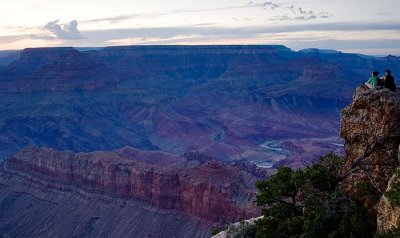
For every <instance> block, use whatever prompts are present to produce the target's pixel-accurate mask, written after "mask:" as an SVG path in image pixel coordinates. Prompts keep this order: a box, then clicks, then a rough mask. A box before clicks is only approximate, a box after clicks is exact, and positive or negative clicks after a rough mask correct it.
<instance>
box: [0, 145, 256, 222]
mask: <svg viewBox="0 0 400 238" xmlns="http://www.w3.org/2000/svg"><path fill="white" fill-rule="evenodd" d="M149 153H150V152H149ZM154 153H158V152H154ZM128 154H131V155H134V154H135V153H133V152H132V153H128V152H127V151H126V150H125V151H123V152H121V151H115V152H93V153H76V154H75V153H73V152H70V151H55V150H52V149H45V148H44V149H38V148H29V149H26V150H24V151H22V152H20V153H18V154H16V155H15V156H13V157H11V158H10V159H9V160H7V161H6V162H5V164H4V166H3V169H2V173H5V174H12V175H13V176H17V177H22V178H26V179H28V180H29V181H30V180H32V179H34V180H37V181H44V182H45V183H46V184H47V185H46V186H47V187H49V186H50V187H52V188H58V187H60V188H62V187H63V186H67V187H68V189H69V190H76V189H83V190H84V191H86V192H90V193H96V194H105V195H111V196H116V197H122V198H125V199H139V200H141V201H145V202H149V203H151V204H152V205H153V206H154V207H156V208H159V209H167V210H176V211H179V212H182V213H185V214H190V215H192V216H195V217H198V218H201V219H204V220H206V221H210V222H216V223H225V222H232V221H238V220H240V219H244V218H249V217H254V216H256V215H258V214H259V210H258V208H257V207H256V205H255V204H254V202H253V198H254V195H255V191H254V188H251V187H247V186H246V180H247V179H248V177H246V176H245V175H244V174H243V171H241V168H240V167H237V166H229V165H228V166H225V165H224V166H222V164H221V163H220V162H216V161H212V160H210V161H208V162H206V163H203V164H200V165H198V166H195V167H192V166H189V167H187V166H185V163H184V162H182V161H179V163H171V164H174V166H168V165H165V164H160V163H159V162H156V161H157V160H156V159H155V158H153V157H154V156H153V157H152V156H148V158H149V159H148V160H147V161H146V160H142V161H139V160H137V159H135V158H134V157H126V155H128ZM159 155H160V156H163V154H159ZM151 158H153V160H154V161H155V162H154V163H151V161H150V159H151ZM169 159H170V160H172V157H171V158H169ZM176 159H177V160H178V159H180V160H182V158H176ZM159 160H160V159H159ZM186 164H188V163H186ZM248 174H249V172H247V176H248Z"/></svg>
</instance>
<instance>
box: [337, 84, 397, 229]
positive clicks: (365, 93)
mask: <svg viewBox="0 0 400 238" xmlns="http://www.w3.org/2000/svg"><path fill="white" fill-rule="evenodd" d="M340 134H341V137H342V138H343V139H344V140H345V152H346V155H345V164H344V166H343V171H342V174H343V177H344V181H343V185H344V188H345V190H346V191H347V192H349V193H350V194H355V193H356V189H357V185H358V184H360V183H361V182H365V181H366V182H369V183H371V185H372V186H373V187H374V188H375V189H376V190H377V192H378V193H379V194H380V195H382V197H381V198H380V201H379V203H378V204H372V211H373V212H374V213H377V225H378V227H377V230H378V232H383V231H388V230H391V229H393V228H397V227H399V225H400V207H398V206H396V204H392V202H391V201H390V199H388V197H387V196H385V192H387V191H390V190H391V189H392V187H393V184H394V183H395V182H396V181H398V180H399V176H398V173H395V171H396V170H397V169H399V165H400V157H399V145H400V92H399V91H396V92H391V91H389V90H386V89H384V90H370V89H366V88H364V87H363V86H360V87H358V88H357V89H356V92H355V95H354V98H353V102H352V103H351V104H350V105H349V106H348V107H346V108H345V109H344V110H343V111H342V117H341V130H340Z"/></svg>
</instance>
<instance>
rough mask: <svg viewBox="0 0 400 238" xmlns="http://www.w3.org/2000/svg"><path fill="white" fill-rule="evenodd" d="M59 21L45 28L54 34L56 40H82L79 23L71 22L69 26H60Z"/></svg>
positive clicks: (48, 24)
mask: <svg viewBox="0 0 400 238" xmlns="http://www.w3.org/2000/svg"><path fill="white" fill-rule="evenodd" d="M58 22H59V20H55V21H52V22H49V23H47V24H46V25H45V26H44V27H43V28H44V29H45V30H48V31H50V32H51V33H53V34H54V37H55V39H62V40H79V39H82V36H81V33H80V31H79V30H78V22H77V21H76V20H73V21H71V22H70V23H68V24H59V23H58Z"/></svg>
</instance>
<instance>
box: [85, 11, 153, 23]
mask: <svg viewBox="0 0 400 238" xmlns="http://www.w3.org/2000/svg"><path fill="white" fill-rule="evenodd" d="M146 15H147V14H145V13H138V14H130V15H120V16H113V17H104V18H95V19H90V20H83V21H79V22H80V23H96V22H102V21H109V22H110V23H112V24H115V23H119V22H121V21H125V20H130V19H133V18H137V17H143V16H146Z"/></svg>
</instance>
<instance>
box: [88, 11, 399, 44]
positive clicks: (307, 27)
mask: <svg viewBox="0 0 400 238" xmlns="http://www.w3.org/2000/svg"><path fill="white" fill-rule="evenodd" d="M283 17H285V16H283ZM286 17H287V16H286ZM380 30H388V31H400V24H399V22H374V23H371V22H359V23H354V22H339V23H319V24H310V23H308V24H296V25H285V26H264V27H262V26H259V27H235V28H230V27H218V26H201V25H197V26H177V27H154V28H132V29H110V30H93V31H85V32H83V33H82V34H83V35H84V36H85V38H87V39H97V40H99V41H109V40H115V39H126V38H135V37H136V38H137V37H144V38H157V37H159V38H171V37H176V36H182V35H190V36H193V35H196V36H215V37H217V38H218V37H219V38H239V37H245V38H251V37H255V38H257V37H259V36H260V35H266V34H275V33H295V32H304V31H315V32H318V31H320V32H328V31H334V32H343V34H346V32H353V31H364V32H365V33H366V34H368V31H380ZM399 42H400V41H399Z"/></svg>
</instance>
